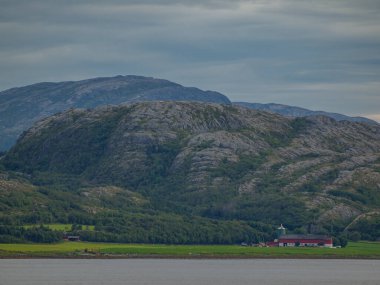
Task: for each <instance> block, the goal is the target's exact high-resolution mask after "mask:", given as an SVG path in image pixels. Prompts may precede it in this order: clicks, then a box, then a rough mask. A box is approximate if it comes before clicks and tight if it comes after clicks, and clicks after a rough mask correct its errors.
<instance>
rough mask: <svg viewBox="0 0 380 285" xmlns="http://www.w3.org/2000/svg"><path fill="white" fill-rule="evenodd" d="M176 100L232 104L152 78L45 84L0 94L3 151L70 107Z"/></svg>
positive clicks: (210, 93) (208, 93) (209, 93)
mask: <svg viewBox="0 0 380 285" xmlns="http://www.w3.org/2000/svg"><path fill="white" fill-rule="evenodd" d="M151 100H162V101H167V100H176V101H202V102H215V103H223V104H230V101H229V99H228V98H227V97H226V96H224V95H222V94H220V93H218V92H213V91H202V90H200V89H197V88H190V87H183V86H181V85H179V84H176V83H173V82H170V81H167V80H162V79H155V78H151V77H142V76H116V77H104V78H94V79H87V80H81V81H70V82H58V83H51V82H44V83H37V84H33V85H29V86H25V87H20V88H12V89H9V90H5V91H2V92H0V151H4V150H7V149H9V148H10V147H11V146H12V145H13V144H14V143H15V142H16V140H17V138H18V136H19V135H20V134H21V133H22V132H23V131H25V130H27V129H28V128H29V127H31V126H32V124H33V123H34V122H36V121H38V120H40V119H42V118H44V117H47V116H50V115H53V114H55V113H58V112H62V111H65V110H68V109H70V108H94V107H97V106H103V105H118V104H121V103H125V102H130V101H151Z"/></svg>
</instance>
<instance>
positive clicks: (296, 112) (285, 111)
mask: <svg viewBox="0 0 380 285" xmlns="http://www.w3.org/2000/svg"><path fill="white" fill-rule="evenodd" d="M233 104H234V105H239V106H244V107H247V108H250V109H254V110H264V111H268V112H273V113H277V114H280V115H283V116H287V117H309V116H326V117H329V118H332V119H334V120H336V121H350V122H361V123H367V124H371V125H378V123H377V122H376V121H373V120H371V119H368V118H364V117H350V116H346V115H343V114H338V113H331V112H325V111H312V110H309V109H306V108H301V107H296V106H288V105H284V104H276V103H266V104H262V103H248V102H233Z"/></svg>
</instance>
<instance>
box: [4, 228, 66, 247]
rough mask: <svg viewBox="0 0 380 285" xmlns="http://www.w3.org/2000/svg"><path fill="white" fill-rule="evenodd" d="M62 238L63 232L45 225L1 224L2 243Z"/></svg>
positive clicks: (43, 241) (56, 240)
mask: <svg viewBox="0 0 380 285" xmlns="http://www.w3.org/2000/svg"><path fill="white" fill-rule="evenodd" d="M62 238H63V235H62V232H58V231H52V230H50V229H48V228H47V227H44V226H38V227H31V228H24V227H15V226H0V242H1V243H22V242H39V243H53V242H58V241H60V240H62Z"/></svg>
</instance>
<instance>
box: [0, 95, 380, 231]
mask: <svg viewBox="0 0 380 285" xmlns="http://www.w3.org/2000/svg"><path fill="white" fill-rule="evenodd" d="M90 91H91V89H81V92H82V93H83V94H88V92H90ZM82 93H81V94H82ZM4 163H5V164H6V165H7V167H9V168H12V169H15V170H16V169H17V170H22V171H29V170H33V171H42V172H43V171H47V172H55V173H65V174H70V175H78V176H80V177H81V179H84V180H86V181H88V183H92V184H94V185H95V186H97V185H118V186H119V187H121V188H117V189H124V188H126V189H130V190H131V191H136V192H139V191H140V192H143V193H144V194H145V195H147V196H148V198H149V197H150V198H151V199H157V197H160V199H163V200H165V201H169V202H171V203H179V204H180V205H181V207H182V206H183V207H190V208H191V211H194V212H195V213H196V214H202V215H203V214H204V215H209V216H212V217H214V216H217V217H219V216H222V217H228V218H237V217H238V218H243V219H259V218H257V217H260V219H262V220H268V219H271V221H276V222H277V221H279V220H278V219H280V218H279V217H277V216H274V214H273V213H272V212H271V210H270V207H271V205H275V203H279V204H280V205H278V206H277V207H279V208H280V209H282V210H281V211H286V207H293V208H289V209H291V210H289V211H290V212H292V211H293V212H297V211H298V210H299V209H301V208H302V207H304V208H305V209H304V210H303V211H304V212H302V213H303V214H301V212H300V214H297V215H298V216H297V217H298V218H297V219H299V222H297V223H295V224H296V225H297V226H301V225H303V223H305V221H306V220H303V217H305V219H306V217H307V216H308V215H309V214H310V215H311V213H312V215H314V216H315V215H317V218H315V217H314V218H313V219H314V220H315V221H318V222H319V223H328V222H329V221H331V220H335V219H336V220H340V221H343V222H345V223H349V222H351V221H352V220H353V219H354V218H355V217H356V216H358V215H360V214H363V213H366V212H368V211H373V210H377V209H378V208H379V207H380V194H379V193H380V171H379V170H380V127H379V126H375V125H373V126H371V125H367V124H362V123H353V122H347V121H344V122H337V121H335V120H332V119H330V118H326V117H313V118H301V119H300V118H298V119H294V118H286V117H282V116H280V115H276V114H270V113H267V112H262V111H256V110H250V109H246V108H243V107H238V106H230V105H220V104H213V103H207V104H205V103H196V102H140V103H131V104H126V105H123V106H118V107H103V108H99V109H95V110H87V111H85V110H70V111H67V112H64V113H60V114H57V115H54V116H52V117H49V118H47V119H44V120H42V121H39V122H38V123H36V124H35V125H34V126H33V127H32V128H31V129H29V130H28V131H26V132H25V133H24V134H23V135H22V137H21V138H20V139H19V141H18V143H17V144H16V146H15V147H14V148H12V149H11V151H9V153H8V154H7V155H6V157H5V158H4ZM94 189H97V190H96V191H98V192H99V191H100V192H99V193H103V192H104V191H103V190H102V189H103V188H94ZM99 189H100V190H99ZM105 189H111V190H112V189H114V188H105ZM94 191H95V190H93V191H92V192H91V191H90V192H89V193H90V194H91V193H98V192H96V191H95V192H94ZM102 191H103V192H102ZM107 191H108V190H107ZM111 192H112V191H111ZM147 193H148V194H147ZM90 194H89V195H90ZM91 195H93V194H91ZM91 195H90V196H91ZM278 197H280V198H278ZM281 201H285V202H286V203H288V204H286V205H288V206H283V205H281V203H282V202H281ZM285 202H284V203H285ZM273 207H275V206H273ZM186 209H187V208H186ZM302 209H303V208H302ZM260 211H261V212H262V211H264V212H265V211H266V212H265V213H267V214H266V215H263V216H260ZM305 213H309V214H305ZM271 215H272V216H271ZM289 215H291V214H289ZM295 215H296V214H295ZM310 219H311V218H310Z"/></svg>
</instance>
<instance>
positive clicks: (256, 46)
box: [0, 0, 380, 121]
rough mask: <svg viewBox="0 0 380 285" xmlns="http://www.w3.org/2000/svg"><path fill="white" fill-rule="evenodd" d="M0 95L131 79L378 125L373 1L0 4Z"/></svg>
mask: <svg viewBox="0 0 380 285" xmlns="http://www.w3.org/2000/svg"><path fill="white" fill-rule="evenodd" d="M0 7H1V8H0V72H1V73H0V90H5V89H7V88H11V87H16V86H23V85H27V84H31V83H36V82H41V81H65V80H80V79H85V78H92V77H97V76H114V75H118V74H121V75H127V74H136V75H144V76H153V77H156V78H164V79H168V80H171V81H174V82H177V83H180V84H182V85H185V86H196V87H199V88H201V89H207V90H215V91H219V92H221V93H223V94H225V95H227V96H228V97H229V98H230V99H231V100H233V101H247V102H260V103H269V102H275V103H283V104H288V105H296V106H301V107H306V108H309V109H312V110H317V109H318V110H325V111H334V112H339V113H344V114H348V115H362V116H367V117H371V118H373V119H376V120H378V121H380V0H373V1H371V0H353V1H351V0H328V1H324V0H316V1H312V0H308V1H304V0H299V1H297V0H282V1H281V0H278V1H276V0H262V1H259V0H257V1H254V0H252V1H248V0H247V1H236V0H228V1H227V0H226V1H224V0H220V1H219V0H203V1H200V0H188V1H176V0H163V1H160V0H156V1H153V0H134V1H133V0H131V1H128V0H126V1H117V0H111V1H98V0H91V1H81V0H75V1H74V0H73V1H71V0H65V1H63V0H62V1H59V0H33V1H31V0H25V1H24V0H9V1H8V0H0Z"/></svg>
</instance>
